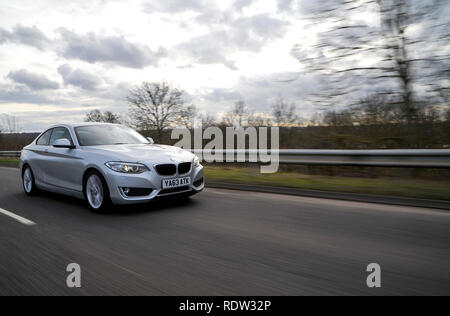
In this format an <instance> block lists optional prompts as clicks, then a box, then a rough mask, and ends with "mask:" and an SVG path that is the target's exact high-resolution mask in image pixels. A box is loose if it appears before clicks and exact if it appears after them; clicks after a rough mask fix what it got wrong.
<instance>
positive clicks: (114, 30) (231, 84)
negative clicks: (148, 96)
mask: <svg viewBox="0 0 450 316" xmlns="http://www.w3.org/2000/svg"><path fill="white" fill-rule="evenodd" d="M301 11H302V6H301V4H298V3H296V1H290V0H273V1H270V0H260V1H257V0H253V1H252V0H236V1H234V0H233V1H224V0H221V1H213V0H161V1H154V0H152V1H145V0H141V1H100V0H93V1H73V0H72V1H58V0H56V1H51V0H50V1H44V0H41V1H32V0H21V1H16V0H12V1H9V0H2V1H1V3H0V21H2V22H1V24H0V114H10V115H15V116H16V117H18V118H19V120H20V122H21V125H22V130H23V131H35V130H41V129H43V128H44V127H45V126H46V125H48V124H52V123H55V122H60V121H80V120H82V119H83V118H84V113H85V112H87V111H89V110H91V109H94V108H99V109H102V110H112V111H115V112H121V113H126V112H127V109H128V107H127V105H126V103H125V101H124V98H125V96H126V94H127V91H128V90H129V89H130V87H132V86H133V85H135V84H137V83H139V82H141V81H142V80H147V81H161V80H165V81H167V82H169V83H170V84H172V85H173V86H175V87H178V88H181V89H184V90H185V91H186V92H187V93H188V95H189V98H190V100H189V101H190V102H192V103H194V104H196V105H197V107H198V108H199V109H200V110H201V111H202V112H204V113H211V114H216V115H217V114H219V113H220V112H223V111H225V110H226V109H227V108H228V107H229V106H230V105H231V104H233V103H234V102H235V101H237V100H239V99H241V98H243V99H245V100H246V102H247V103H248V104H249V105H250V106H251V107H253V108H254V109H255V110H257V111H264V110H267V109H268V108H269V106H270V104H271V102H273V100H274V99H275V98H276V97H277V96H278V95H282V96H284V97H285V98H288V99H293V100H294V99H298V98H299V97H301V95H302V94H303V93H305V91H306V90H309V89H312V88H313V87H314V82H312V79H311V80H310V78H303V79H304V80H300V81H297V82H295V83H286V82H285V81H286V80H287V79H292V78H295V77H296V76H298V72H299V71H300V70H301V66H300V64H299V62H298V61H297V60H296V59H295V58H294V57H293V56H292V54H291V50H292V47H293V45H295V44H296V43H297V42H298V40H299V34H300V33H301V32H302V27H303V25H302V23H303V22H302V20H301Z"/></svg>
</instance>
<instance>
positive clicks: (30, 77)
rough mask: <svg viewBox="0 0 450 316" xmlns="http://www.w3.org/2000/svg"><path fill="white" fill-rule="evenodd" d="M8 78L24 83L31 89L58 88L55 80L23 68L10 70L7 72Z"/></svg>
mask: <svg viewBox="0 0 450 316" xmlns="http://www.w3.org/2000/svg"><path fill="white" fill-rule="evenodd" d="M8 78H9V79H11V80H13V81H15V82H17V83H21V84H24V85H26V86H27V87H28V88H30V89H32V90H45V89H58V88H59V85H58V83H57V82H55V81H52V80H50V79H48V78H47V77H45V76H44V75H40V74H36V73H33V72H29V71H27V70H25V69H21V70H17V71H11V72H10V73H9V74H8Z"/></svg>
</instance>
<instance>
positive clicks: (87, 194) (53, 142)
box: [20, 123, 204, 212]
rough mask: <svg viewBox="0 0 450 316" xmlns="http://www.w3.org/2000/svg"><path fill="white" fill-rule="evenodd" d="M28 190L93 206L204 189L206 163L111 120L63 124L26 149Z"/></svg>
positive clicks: (23, 161)
mask: <svg viewBox="0 0 450 316" xmlns="http://www.w3.org/2000/svg"><path fill="white" fill-rule="evenodd" d="M20 170H21V174H22V180H23V188H24V190H25V193H26V194H28V195H31V194H33V193H35V192H36V190H37V189H42V190H46V191H52V192H56V193H61V194H66V195H71V196H74V197H78V198H82V199H85V200H86V201H87V204H88V205H89V207H90V208H91V210H93V211H97V212H100V211H104V210H105V208H106V207H107V206H108V204H109V203H111V202H112V203H114V204H131V203H141V202H147V201H150V200H153V199H155V198H158V197H163V196H175V195H183V196H189V195H193V194H196V193H199V192H201V191H202V190H203V188H204V179H203V167H202V166H201V165H200V162H199V159H198V158H197V157H196V156H195V155H193V154H192V153H190V152H188V151H186V150H183V149H180V148H177V147H172V146H165V145H157V144H154V143H153V140H152V139H151V138H144V137H143V136H142V135H141V134H139V133H137V132H136V131H134V130H133V129H131V128H129V127H126V126H123V125H119V124H107V123H81V124H59V125H55V126H52V127H50V128H49V129H47V130H46V131H45V132H43V133H42V134H40V135H39V136H38V137H37V138H36V140H34V141H33V143H31V144H30V145H28V146H26V147H25V148H24V149H23V150H22V154H21V156H20Z"/></svg>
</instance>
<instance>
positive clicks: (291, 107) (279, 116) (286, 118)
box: [272, 97, 299, 127]
mask: <svg viewBox="0 0 450 316" xmlns="http://www.w3.org/2000/svg"><path fill="white" fill-rule="evenodd" d="M272 115H273V117H274V121H275V124H276V125H277V126H285V127H291V126H294V125H297V123H298V120H299V117H298V115H297V108H296V105H295V103H288V102H287V101H285V100H284V99H283V98H281V97H280V98H278V99H277V100H276V101H275V103H274V104H273V105H272Z"/></svg>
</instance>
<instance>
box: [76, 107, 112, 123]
mask: <svg viewBox="0 0 450 316" xmlns="http://www.w3.org/2000/svg"><path fill="white" fill-rule="evenodd" d="M84 121H85V122H103V123H120V118H119V115H117V114H114V113H113V112H110V111H105V112H104V113H102V112H101V111H100V110H97V109H96V110H92V111H90V112H88V113H86V117H85V119H84Z"/></svg>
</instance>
